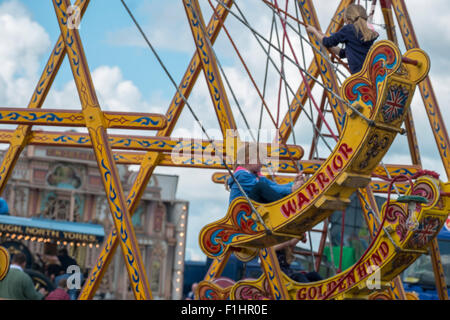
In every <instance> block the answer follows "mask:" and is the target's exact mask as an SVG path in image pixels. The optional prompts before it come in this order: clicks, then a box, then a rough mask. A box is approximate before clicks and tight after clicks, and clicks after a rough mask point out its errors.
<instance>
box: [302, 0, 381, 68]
mask: <svg viewBox="0 0 450 320" xmlns="http://www.w3.org/2000/svg"><path fill="white" fill-rule="evenodd" d="M367 19H368V17H367V13H366V10H365V9H364V7H362V6H361V5H357V4H351V5H349V6H348V7H347V9H346V10H345V14H344V21H345V23H346V25H345V26H343V27H342V28H341V30H339V31H338V32H336V33H333V34H332V35H331V36H329V37H327V36H326V35H325V34H323V33H322V32H320V31H318V30H317V29H316V28H314V27H313V26H308V27H307V28H306V30H307V31H308V32H311V33H313V34H315V35H316V37H317V38H318V39H319V40H320V41H321V42H322V44H323V45H324V46H325V47H327V48H329V49H330V51H332V52H333V53H335V54H337V55H338V56H339V57H340V58H347V60H348V66H349V68H350V72H351V73H352V74H354V73H357V72H359V71H360V70H361V68H362V66H363V64H364V60H365V59H366V56H367V53H368V52H369V49H370V47H371V46H372V44H373V43H374V42H375V40H376V39H377V38H378V36H379V34H378V33H377V32H375V31H373V30H371V29H370V28H369V27H368V25H367ZM340 43H343V44H345V48H343V49H341V48H339V47H338V46H337V45H338V44H340Z"/></svg>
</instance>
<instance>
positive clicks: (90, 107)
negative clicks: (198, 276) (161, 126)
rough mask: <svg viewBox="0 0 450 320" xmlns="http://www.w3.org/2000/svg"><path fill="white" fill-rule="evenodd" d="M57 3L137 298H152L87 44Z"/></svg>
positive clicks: (64, 5) (56, 0) (65, 1)
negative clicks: (86, 50) (100, 103)
mask: <svg viewBox="0 0 450 320" xmlns="http://www.w3.org/2000/svg"><path fill="white" fill-rule="evenodd" d="M53 7H54V9H55V14H56V17H57V20H58V25H59V28H60V30H61V34H62V36H63V38H64V42H65V44H66V49H67V55H68V58H69V62H70V67H71V69H72V74H73V77H74V80H75V85H76V87H77V91H78V95H79V98H80V102H81V107H82V111H83V115H84V116H85V118H86V127H87V129H88V131H89V135H90V138H91V141H92V145H93V149H94V153H95V156H96V159H97V164H98V168H99V170H100V173H101V178H102V182H103V186H104V188H105V192H106V195H107V201H108V205H109V207H110V211H111V216H112V219H113V221H114V226H115V230H116V232H117V233H118V234H119V239H120V245H121V248H122V254H123V257H124V260H125V266H126V268H127V271H128V275H129V279H130V284H131V287H132V290H133V292H134V295H135V298H136V299H138V300H147V299H151V298H152V294H151V291H150V286H149V283H148V279H147V275H146V273H145V268H144V265H143V263H142V257H141V254H140V250H139V245H138V242H137V239H136V234H135V232H134V228H133V224H132V222H131V216H130V215H129V214H128V208H127V205H126V202H125V196H124V192H123V188H122V184H121V181H120V177H119V172H118V171H117V167H116V164H115V162H114V159H113V155H112V151H111V146H110V144H109V142H108V137H107V132H106V122H105V119H104V117H103V112H102V110H101V108H100V105H99V102H98V99H97V95H96V92H95V89H94V84H93V83H92V78H91V74H90V70H89V67H88V64H87V60H86V56H85V53H84V49H83V45H82V42H81V38H80V35H79V33H78V30H77V29H75V28H70V27H69V25H68V14H67V12H68V8H69V7H70V1H69V0H53Z"/></svg>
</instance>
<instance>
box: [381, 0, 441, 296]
mask: <svg viewBox="0 0 450 320" xmlns="http://www.w3.org/2000/svg"><path fill="white" fill-rule="evenodd" d="M380 5H381V10H382V13H383V18H384V22H385V25H386V33H387V36H388V39H389V40H391V41H392V42H394V43H395V44H396V45H398V39H397V34H396V32H395V24H394V16H393V13H392V6H391V2H390V0H381V1H380ZM405 128H406V132H407V138H408V145H409V151H410V154H411V160H412V163H413V164H415V165H421V160H420V152H419V143H418V141H417V135H416V130H415V126H414V119H413V117H412V111H411V109H410V110H408V112H407V114H406V119H405ZM396 187H397V190H399V191H400V188H401V187H400V186H397V185H396ZM436 241H437V240H436V239H434V240H433V241H432V243H434V242H436ZM441 269H442V266H441ZM390 294H391V296H393V297H394V298H395V299H402V300H405V299H406V298H407V295H406V293H405V290H404V287H403V283H402V281H401V279H400V277H396V278H395V280H394V281H393V283H392V284H391V290H390Z"/></svg>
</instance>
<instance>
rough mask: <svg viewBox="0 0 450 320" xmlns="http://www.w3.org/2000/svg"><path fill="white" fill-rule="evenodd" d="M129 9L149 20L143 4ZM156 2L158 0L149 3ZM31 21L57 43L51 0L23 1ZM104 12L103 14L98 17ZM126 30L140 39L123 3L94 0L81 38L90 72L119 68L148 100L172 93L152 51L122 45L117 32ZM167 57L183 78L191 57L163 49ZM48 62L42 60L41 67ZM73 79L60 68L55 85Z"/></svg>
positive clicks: (133, 3) (133, 4)
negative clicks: (104, 66) (102, 68)
mask: <svg viewBox="0 0 450 320" xmlns="http://www.w3.org/2000/svg"><path fill="white" fill-rule="evenodd" d="M128 2H129V3H128V5H129V7H130V9H131V10H132V11H133V13H134V14H135V16H136V18H137V19H138V20H139V21H142V22H143V23H145V22H146V21H147V20H146V18H145V16H144V14H140V13H141V12H142V10H139V8H141V6H142V5H143V1H128ZM150 2H153V3H157V2H158V1H150ZM21 3H22V4H23V5H25V6H26V7H27V8H28V9H29V11H30V13H31V15H32V18H33V19H34V20H35V21H37V22H38V23H39V24H40V25H41V26H43V27H44V28H45V30H46V31H47V32H48V34H49V35H50V40H51V43H56V40H57V38H58V36H59V34H60V32H59V27H58V24H57V21H56V18H55V13H54V9H53V4H52V2H51V1H43V0H39V1H36V0H22V1H21ZM99 13H101V14H99ZM122 29H126V30H128V31H130V32H131V33H132V35H133V36H135V37H138V36H139V37H140V35H139V34H138V30H137V28H135V27H134V25H133V24H132V21H131V19H130V17H129V15H128V14H127V12H126V11H125V10H124V8H123V6H122V3H121V2H120V1H106V0H100V1H91V2H90V4H89V7H88V9H87V11H86V13H85V15H84V18H83V20H82V22H81V27H80V35H81V37H82V39H83V45H84V49H85V52H86V56H87V57H88V63H89V66H90V68H91V70H94V69H95V68H97V67H99V66H102V65H117V66H119V67H120V69H121V71H122V73H123V76H124V78H125V79H130V80H132V81H133V82H134V83H135V85H136V86H137V87H138V88H139V89H140V91H141V92H142V93H143V95H144V97H145V99H150V98H151V95H152V92H155V91H160V92H161V93H162V94H164V95H165V96H168V95H170V94H173V92H174V90H173V88H172V87H171V86H170V83H169V82H168V80H167V77H166V76H165V75H164V74H163V72H162V69H160V70H158V67H159V64H158V63H157V61H156V59H155V58H154V56H153V54H152V53H151V51H150V50H149V49H148V48H147V47H146V46H144V45H143V42H142V43H141V44H140V45H138V46H130V45H121V43H120V39H116V37H115V33H116V32H119V31H120V30H122ZM159 53H160V54H161V55H162V56H164V63H165V64H166V65H167V67H168V68H169V70H170V72H171V73H172V76H173V77H174V78H175V79H177V80H178V79H180V78H181V76H182V72H183V71H182V70H183V68H184V67H185V66H186V65H187V63H188V61H189V60H188V59H189V57H188V55H187V54H186V53H185V52H182V51H181V50H180V51H179V52H177V51H173V50H171V51H169V50H165V49H164V48H163V49H162V50H160V52H159ZM45 62H46V60H45V59H43V60H42V65H44V64H45ZM71 77H72V75H71V73H70V70H69V69H68V68H67V67H66V68H61V71H60V73H59V74H58V79H57V81H56V83H55V84H56V86H58V85H61V84H62V83H65V82H67V81H68V80H70V79H71Z"/></svg>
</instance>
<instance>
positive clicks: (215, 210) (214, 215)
mask: <svg viewBox="0 0 450 320" xmlns="http://www.w3.org/2000/svg"><path fill="white" fill-rule="evenodd" d="M126 2H127V4H128V6H129V7H130V9H131V10H132V11H133V13H134V14H135V16H136V18H137V19H138V21H139V22H140V23H141V25H142V27H143V29H144V31H145V32H146V34H147V35H148V37H149V39H150V41H151V42H152V44H153V45H154V46H155V48H156V50H157V51H158V53H159V55H160V56H161V58H162V59H163V61H164V63H165V65H166V66H167V68H168V69H169V71H170V73H171V74H172V76H173V78H174V79H175V81H176V82H177V83H178V81H179V80H180V79H181V77H182V75H183V74H184V72H185V70H186V67H187V64H188V62H189V61H190V59H191V57H192V54H193V53H194V43H193V39H192V35H191V32H190V29H189V25H188V23H187V20H186V14H185V12H184V8H183V6H182V2H181V0H166V1H161V0H128V1H126ZM199 2H200V5H201V7H202V10H203V15H204V18H205V20H206V21H208V20H209V16H210V15H211V10H210V8H209V7H208V4H207V1H206V0H200V1H199ZM212 2H213V3H215V1H214V0H213V1H212ZM279 2H280V3H284V1H279ZM238 3H239V5H240V7H241V8H242V9H243V11H244V12H245V14H246V16H247V18H248V19H249V21H250V22H251V24H252V26H254V27H255V28H256V29H257V30H258V31H260V32H261V33H263V34H264V35H266V36H267V35H268V34H269V29H270V22H271V18H272V16H271V12H270V11H269V10H268V9H267V7H265V6H264V5H263V4H262V1H260V0H247V1H240V2H238ZM314 3H315V4H316V8H317V11H318V15H319V20H320V22H321V25H322V28H324V27H325V26H326V25H328V20H329V19H330V17H331V15H332V14H333V13H334V10H335V7H336V6H337V3H338V1H335V0H320V1H317V0H316V1H314ZM407 4H408V8H409V13H410V15H411V18H412V20H413V21H414V26H415V29H416V30H415V31H416V34H417V36H418V38H419V41H420V44H421V46H422V48H424V49H425V50H426V51H427V52H428V54H429V55H430V57H431V60H432V67H431V73H430V75H431V79H432V81H433V85H434V89H435V92H436V94H437V96H438V99H439V102H440V105H441V111H442V113H443V116H444V120H445V122H446V125H447V129H449V125H450V117H449V113H448V111H447V105H448V104H449V102H450V76H449V70H450V62H449V61H450V60H449V59H448V52H450V34H449V33H448V21H450V8H449V6H448V1H447V0H434V1H433V6H430V5H429V3H428V2H424V1H422V0H408V1H407ZM290 12H291V13H293V12H295V11H293V9H292V8H291V9H290ZM430 18H432V21H433V23H432V25H430ZM375 22H378V23H382V20H381V13H380V9H379V8H377V11H376V15H375ZM226 25H227V27H228V28H229V30H230V33H231V34H232V36H233V39H234V40H235V41H236V43H237V44H238V47H239V48H240V49H241V53H242V54H243V56H244V59H245V60H246V62H247V63H248V67H249V68H250V70H251V72H252V74H253V76H254V77H255V79H256V81H257V83H258V85H259V87H260V89H261V88H262V83H263V78H264V74H263V71H264V65H265V55H264V54H263V52H262V50H261V49H260V48H259V46H258V44H257V43H256V42H255V40H254V38H253V36H252V35H251V34H250V32H249V31H248V30H247V29H246V28H245V27H243V26H242V24H240V23H239V22H237V21H236V19H234V18H232V17H229V18H228V19H227V22H226ZM397 31H398V28H397ZM303 32H304V30H303ZM80 34H81V37H82V40H83V44H84V48H85V52H86V56H87V60H88V64H89V67H90V69H91V72H92V75H93V80H94V84H95V87H96V89H97V94H98V96H99V100H100V104H101V106H102V108H103V109H106V110H114V111H145V112H160V113H165V112H166V110H167V107H168V105H169V102H170V100H171V98H172V96H173V94H174V93H175V89H174V87H173V85H172V83H171V82H170V81H169V79H168V78H167V76H166V75H165V74H164V72H163V70H162V69H161V67H160V65H159V64H158V62H157V61H156V59H155V57H154V56H153V54H152V53H151V51H150V50H149V49H148V48H147V47H146V45H145V43H144V41H143V40H142V37H141V36H140V34H139V33H138V30H137V29H136V27H135V26H134V24H133V22H132V21H131V19H130V17H129V16H128V14H127V12H126V11H125V9H124V8H123V7H122V4H121V2H120V1H119V0H112V1H111V0H92V1H91V2H90V5H89V8H88V10H87V12H86V14H85V16H84V18H83V20H82V22H81V29H80ZM380 34H381V38H385V37H386V36H385V32H384V30H382V29H380ZM58 36H59V28H58V25H57V21H56V18H55V13H54V9H53V5H52V2H51V1H50V0H0V61H2V63H1V64H0V105H2V106H26V104H27V103H28V100H29V98H30V97H31V94H32V92H33V89H34V87H35V85H36V82H37V79H38V77H39V75H40V72H41V70H42V68H43V66H44V65H45V63H46V61H47V59H48V56H49V54H50V51H51V49H52V47H53V45H54V44H55V42H56V39H57V37H58ZM293 42H294V46H296V50H297V49H298V48H299V45H298V42H296V41H295V40H294V41H293ZM214 48H215V50H216V54H217V55H218V56H219V59H220V61H221V63H222V65H223V67H224V69H225V73H226V74H227V76H228V77H229V80H230V82H231V83H232V84H233V86H232V87H233V90H234V92H235V94H236V96H237V99H238V101H239V103H240V105H241V106H242V108H243V109H244V111H245V114H246V117H247V118H248V120H249V122H250V126H251V128H252V129H256V128H257V127H258V117H257V116H256V115H257V114H259V107H260V105H261V102H260V100H259V98H258V96H257V94H256V92H255V90H254V89H253V88H252V85H251V83H250V81H249V79H248V77H247V76H246V75H245V73H244V71H243V68H242V66H241V65H240V63H239V62H238V59H237V57H236V55H235V54H234V52H233V49H232V48H231V46H230V44H229V42H228V41H227V39H226V37H225V35H224V34H223V33H222V34H221V35H220V36H219V38H218V40H217V42H216V44H215V46H214ZM402 50H403V51H404V49H402ZM297 54H298V55H299V54H300V52H299V51H297ZM311 56H312V52H311V51H310V50H307V51H306V61H307V63H308V62H309V61H310V58H311ZM299 57H300V55H299ZM286 77H287V78H288V81H289V82H290V85H291V86H292V87H293V88H294V90H296V89H297V87H298V84H299V81H300V80H301V78H300V76H299V73H298V70H297V69H296V68H295V67H292V66H288V65H287V66H286ZM278 79H279V78H277V75H274V72H273V70H272V74H270V75H269V84H270V85H269V87H268V91H267V92H268V93H267V102H268V104H269V105H270V106H274V108H276V107H275V106H276V103H277V99H276V97H277V86H278ZM274 84H275V85H274ZM313 92H314V93H316V92H317V93H319V92H318V91H313ZM229 97H230V101H232V99H231V96H230V94H229ZM316 99H319V98H316ZM189 102H190V104H191V105H192V107H193V109H194V110H195V112H196V113H197V115H198V116H199V118H200V120H201V122H202V124H203V125H204V126H205V127H206V128H207V129H214V128H217V127H218V126H217V120H216V116H215V113H214V111H213V110H212V107H211V103H210V98H209V94H208V92H207V90H206V86H205V82H204V79H203V76H202V75H200V77H199V80H198V83H197V85H196V87H195V88H194V90H193V92H192V94H191V97H190V98H189ZM78 106H79V101H78V98H77V96H76V90H75V87H74V85H73V81H72V75H71V72H70V68H69V66H68V63H67V61H65V62H64V64H63V66H62V67H61V70H60V72H59V73H58V76H57V78H56V80H55V84H54V87H53V88H52V91H51V92H50V95H49V97H48V98H47V101H46V104H45V107H52V108H53V107H64V108H72V109H73V108H77V107H78ZM283 108H286V106H284V105H282V106H281V110H282V112H281V114H282V115H283V114H284V113H283V110H285V109H283ZM412 108H413V112H414V118H415V124H416V130H417V132H418V133H419V144H420V149H421V154H422V160H423V163H424V167H426V168H427V169H432V170H436V171H438V172H440V173H441V174H442V175H443V177H445V174H444V170H443V166H442V164H441V163H440V159H439V155H438V153H437V149H436V147H435V146H434V143H430V141H433V138H432V136H431V131H430V129H429V123H428V121H427V117H426V115H425V112H424V108H423V106H422V104H421V100H420V97H419V96H418V95H417V94H416V97H415V99H414V102H413V105H412ZM232 109H233V111H234V115H235V118H236V121H237V123H238V126H239V128H241V129H245V126H244V123H243V119H242V117H241V116H240V115H239V113H238V111H237V108H236V105H235V103H234V101H232ZM192 120H193V118H192V116H191V115H190V114H189V112H188V110H187V109H186V108H185V110H184V112H183V115H182V116H181V118H180V122H179V125H178V126H177V130H176V131H175V132H174V135H173V136H176V137H180V136H181V137H183V136H186V137H191V136H192V133H193V132H195V133H196V136H197V137H198V136H199V135H200V134H199V130H198V127H196V126H194V125H193V123H192V122H193V121H192ZM298 123H299V125H297V126H296V127H295V134H296V137H297V143H298V144H300V145H302V146H303V147H304V148H305V150H306V154H308V150H309V146H310V143H311V136H312V129H311V125H310V124H309V123H308V121H307V119H306V118H305V117H304V116H303V115H302V117H300V119H299V122H298ZM263 128H268V129H273V125H272V124H271V123H270V121H269V119H268V117H267V115H265V116H264V119H263ZM146 134H148V133H146ZM405 141H406V140H405V139H404V138H402V137H399V138H398V139H397V140H396V142H395V143H394V146H393V147H392V148H391V150H390V151H389V153H388V155H387V157H386V160H385V163H410V160H409V151H408V148H407V143H405ZM290 142H291V143H292V142H293V141H292V139H291V140H290ZM321 150H322V152H324V153H325V154H326V150H325V148H324V147H323V146H322V148H321ZM156 172H161V173H168V174H178V175H179V176H180V180H179V189H178V197H179V198H182V199H186V200H189V201H190V202H191V204H190V211H189V216H190V217H189V221H188V233H187V237H188V239H187V258H188V259H191V258H192V259H203V258H204V255H203V254H202V253H201V251H200V250H199V248H198V240H197V238H198V232H199V231H200V228H201V227H202V226H204V225H205V224H207V223H209V222H212V221H215V220H217V219H219V218H221V217H222V216H224V215H225V213H226V207H227V203H228V201H227V199H228V193H227V192H226V191H225V190H224V188H223V186H221V185H215V184H213V183H212V182H211V174H212V172H211V171H206V170H199V169H192V170H187V169H178V168H158V169H157V170H156Z"/></svg>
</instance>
